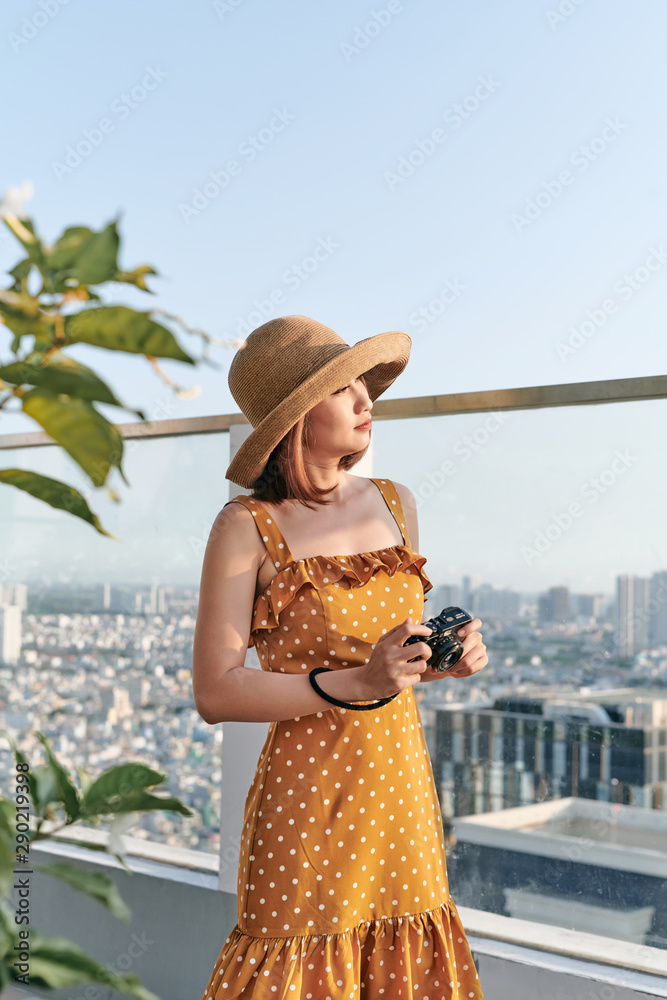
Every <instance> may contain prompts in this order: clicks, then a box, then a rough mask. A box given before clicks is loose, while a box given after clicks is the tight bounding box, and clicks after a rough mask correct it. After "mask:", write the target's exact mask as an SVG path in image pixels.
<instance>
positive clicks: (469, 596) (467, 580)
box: [461, 576, 482, 612]
mask: <svg viewBox="0 0 667 1000" xmlns="http://www.w3.org/2000/svg"><path fill="white" fill-rule="evenodd" d="M481 582H482V581H481V579H480V578H479V577H478V576H464V577H462V578H461V607H462V608H465V609H466V611H470V612H473V611H474V610H475V607H474V596H473V595H474V592H475V590H476V589H477V587H478V586H479V585H480V583H481Z"/></svg>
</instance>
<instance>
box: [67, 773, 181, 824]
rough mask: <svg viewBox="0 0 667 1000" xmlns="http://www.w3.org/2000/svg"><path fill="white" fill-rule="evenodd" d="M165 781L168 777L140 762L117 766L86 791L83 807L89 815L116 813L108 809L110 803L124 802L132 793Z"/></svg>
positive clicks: (101, 776)
mask: <svg viewBox="0 0 667 1000" xmlns="http://www.w3.org/2000/svg"><path fill="white" fill-rule="evenodd" d="M165 779H166V775H164V774H160V772H159V771H154V770H153V768H152V767H147V766H146V764H141V763H140V762H139V761H129V762H128V763H126V764H116V765H115V766H114V767H110V768H109V769H108V770H107V771H104V772H103V773H102V774H100V775H99V776H98V777H97V778H95V780H94V781H93V782H92V784H91V785H90V787H89V788H88V790H87V791H86V794H85V795H84V797H83V800H82V802H81V806H82V808H83V809H84V810H85V811H86V812H87V813H97V814H103V813H104V812H115V811H116V810H115V809H109V810H107V809H106V805H107V803H108V802H110V801H113V802H114V803H116V802H118V801H122V800H124V799H125V797H126V796H127V795H128V794H129V793H130V792H134V791H136V790H137V789H141V788H150V787H151V786H152V785H160V784H162V782H163V781H165Z"/></svg>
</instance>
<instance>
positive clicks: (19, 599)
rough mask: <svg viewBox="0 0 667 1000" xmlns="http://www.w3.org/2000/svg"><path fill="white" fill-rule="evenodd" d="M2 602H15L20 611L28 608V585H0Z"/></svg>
mask: <svg viewBox="0 0 667 1000" xmlns="http://www.w3.org/2000/svg"><path fill="white" fill-rule="evenodd" d="M0 598H1V603H2V604H15V605H17V607H19V608H20V609H21V611H27V610H28V585H27V584H26V583H6V584H5V585H4V586H3V587H0Z"/></svg>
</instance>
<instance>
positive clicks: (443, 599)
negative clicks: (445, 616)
mask: <svg viewBox="0 0 667 1000" xmlns="http://www.w3.org/2000/svg"><path fill="white" fill-rule="evenodd" d="M429 600H430V601H431V603H432V604H433V605H435V607H436V608H437V611H436V612H435V614H439V613H440V612H441V611H442V609H443V608H450V607H452V606H455V607H458V606H459V601H460V600H461V590H460V588H459V587H458V586H457V584H455V583H443V584H441V585H440V586H439V587H436V589H435V590H434V591H433V594H432V595H431V594H429ZM462 606H463V605H461V607H462Z"/></svg>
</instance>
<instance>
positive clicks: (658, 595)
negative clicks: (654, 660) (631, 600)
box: [648, 569, 667, 649]
mask: <svg viewBox="0 0 667 1000" xmlns="http://www.w3.org/2000/svg"><path fill="white" fill-rule="evenodd" d="M650 592H651V593H650V600H649V614H650V618H649V630H648V631H649V636H648V637H649V642H650V645H651V648H652V649H655V648H656V646H667V570H664V569H663V570H661V571H660V572H659V573H654V574H653V576H652V577H651V584H650Z"/></svg>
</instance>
